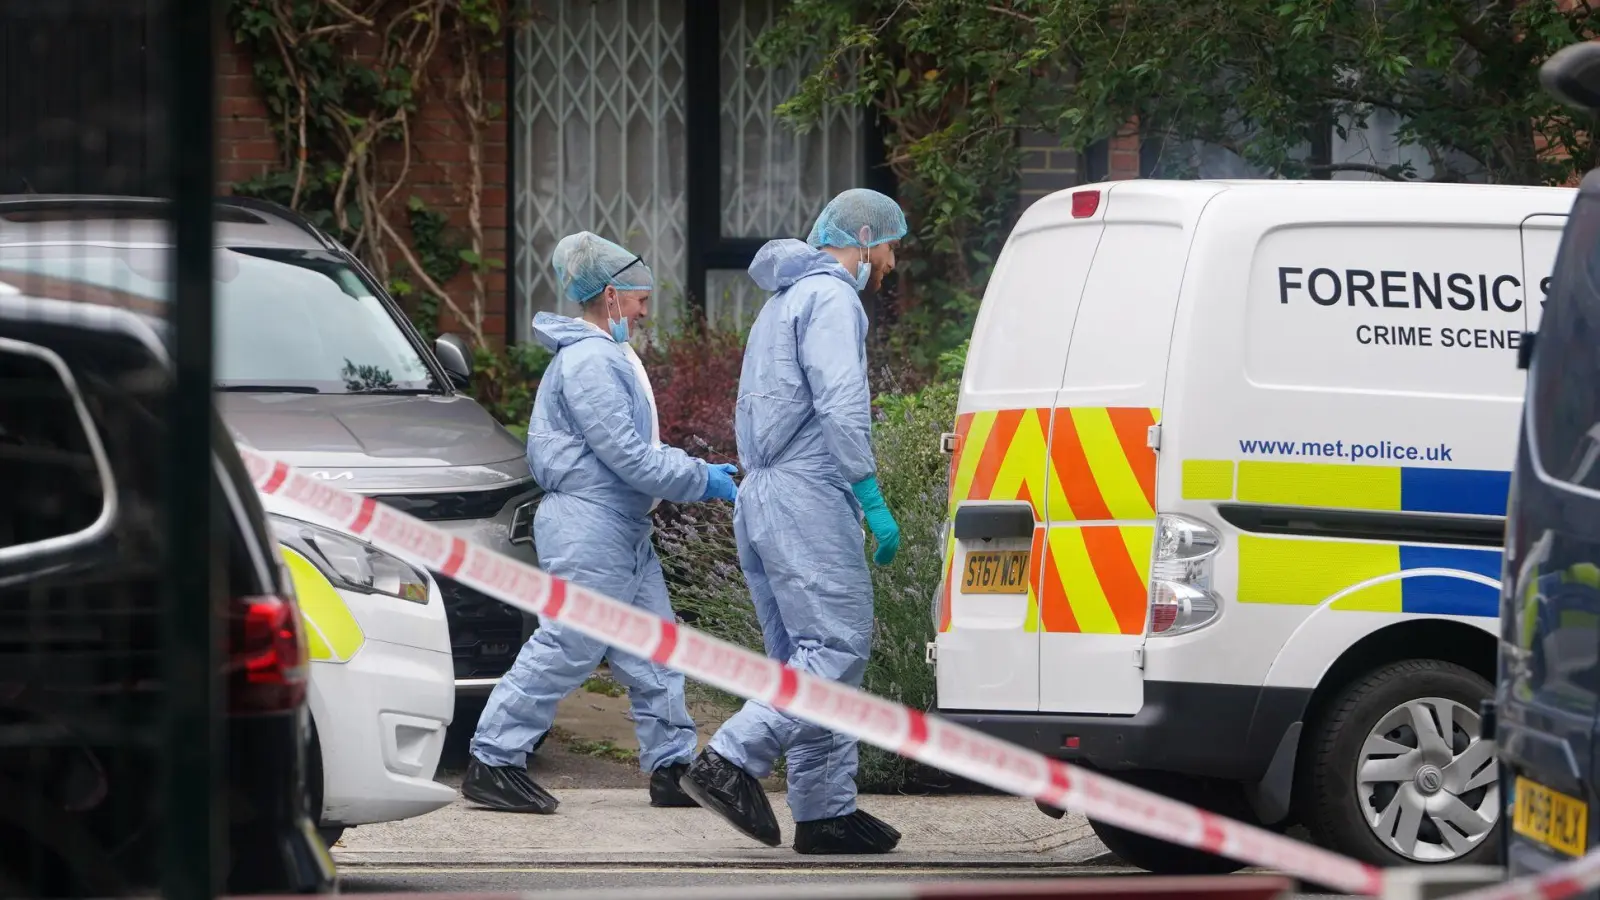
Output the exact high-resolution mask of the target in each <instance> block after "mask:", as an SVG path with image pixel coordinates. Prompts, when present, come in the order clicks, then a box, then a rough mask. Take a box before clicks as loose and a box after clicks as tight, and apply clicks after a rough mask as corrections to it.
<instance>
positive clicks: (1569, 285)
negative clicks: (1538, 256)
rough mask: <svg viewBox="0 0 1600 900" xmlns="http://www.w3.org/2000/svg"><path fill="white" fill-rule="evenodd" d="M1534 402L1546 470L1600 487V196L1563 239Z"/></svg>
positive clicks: (1582, 199) (1533, 379) (1576, 212)
mask: <svg viewBox="0 0 1600 900" xmlns="http://www.w3.org/2000/svg"><path fill="white" fill-rule="evenodd" d="M1528 404H1529V408H1528V414H1529V418H1530V420H1531V422H1532V426H1533V428H1532V435H1533V443H1534V449H1535V451H1536V452H1537V453H1538V456H1539V465H1540V467H1541V468H1543V469H1544V470H1545V472H1547V473H1548V474H1549V475H1550V476H1551V477H1554V478H1557V479H1560V480H1562V481H1566V482H1569V483H1572V484H1577V485H1581V486H1583V487H1587V488H1590V489H1596V490H1600V194H1595V193H1591V192H1585V193H1583V194H1581V195H1580V196H1579V197H1578V202H1577V203H1576V204H1575V205H1574V206H1573V208H1572V216H1571V218H1570V219H1569V220H1568V224H1567V230H1566V233H1565V234H1564V235H1563V236H1562V239H1561V252H1560V255H1559V256H1558V257H1557V259H1556V270H1555V275H1554V277H1553V279H1552V282H1551V285H1550V302H1549V304H1548V305H1547V306H1546V307H1545V309H1544V320H1543V322H1542V323H1541V324H1540V327H1539V343H1538V347H1537V351H1536V352H1535V354H1534V363H1533V369H1532V371H1531V373H1530V389H1529V393H1528Z"/></svg>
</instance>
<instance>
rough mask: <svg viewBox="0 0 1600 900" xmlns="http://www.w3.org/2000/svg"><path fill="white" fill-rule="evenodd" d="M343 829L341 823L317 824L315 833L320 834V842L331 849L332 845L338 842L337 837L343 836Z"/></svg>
mask: <svg viewBox="0 0 1600 900" xmlns="http://www.w3.org/2000/svg"><path fill="white" fill-rule="evenodd" d="M344 829H345V826H343V825H318V826H317V834H320V835H322V842H323V843H324V844H327V845H328V849H329V850H332V849H333V845H334V844H337V843H339V838H342V837H344Z"/></svg>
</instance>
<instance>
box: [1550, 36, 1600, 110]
mask: <svg viewBox="0 0 1600 900" xmlns="http://www.w3.org/2000/svg"><path fill="white" fill-rule="evenodd" d="M1539 83H1540V84H1542V85H1544V89H1545V92H1546V93H1548V94H1550V95H1551V96H1552V97H1555V98H1556V99H1557V100H1560V101H1561V102H1562V103H1565V104H1567V105H1568V106H1576V107H1578V108H1579V109H1585V110H1590V111H1594V110H1600V46H1596V45H1594V44H1591V43H1589V42H1587V41H1585V42H1584V43H1581V44H1573V45H1572V46H1570V47H1566V48H1563V49H1562V50H1560V51H1559V52H1557V53H1556V54H1555V55H1554V56H1551V57H1550V58H1549V59H1547V60H1545V62H1544V65H1542V66H1540V67H1539Z"/></svg>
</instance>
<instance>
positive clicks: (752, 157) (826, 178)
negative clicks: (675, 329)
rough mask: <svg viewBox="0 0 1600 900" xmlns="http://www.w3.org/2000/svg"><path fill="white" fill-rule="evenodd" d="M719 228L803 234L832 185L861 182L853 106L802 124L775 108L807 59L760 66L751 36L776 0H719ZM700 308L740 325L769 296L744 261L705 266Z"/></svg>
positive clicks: (726, 232) (745, 233) (739, 234)
mask: <svg viewBox="0 0 1600 900" xmlns="http://www.w3.org/2000/svg"><path fill="white" fill-rule="evenodd" d="M720 3H721V8H720V10H719V11H720V14H721V15H720V19H719V22H718V24H719V29H718V30H719V35H718V36H719V38H720V40H719V43H720V45H721V70H722V71H721V78H720V81H721V93H720V98H721V119H720V125H721V138H722V142H721V143H722V146H721V155H722V180H721V194H722V234H721V236H722V237H727V238H771V237H798V238H804V237H805V236H806V233H807V232H808V231H809V230H810V228H811V223H812V222H813V221H814V220H815V218H816V215H817V211H818V210H820V209H821V208H822V205H823V204H824V203H827V202H828V199H829V198H831V197H832V196H833V195H834V194H836V193H838V192H839V191H841V190H844V189H845V188H848V187H858V186H860V185H861V178H862V174H863V171H862V169H863V167H862V144H863V134H864V132H865V130H866V129H865V126H864V124H863V121H862V117H861V115H860V113H859V112H858V111H857V110H854V109H841V108H835V109H832V110H830V111H829V112H828V113H827V117H826V118H825V119H824V120H823V121H822V123H821V125H820V126H819V127H817V128H814V129H811V130H809V131H807V132H805V133H803V134H802V133H800V132H798V131H797V130H795V128H794V127H793V126H791V125H790V124H789V123H787V122H785V121H783V120H782V119H780V118H779V117H778V114H777V111H776V110H777V107H778V105H779V104H781V103H783V102H784V101H785V100H788V99H789V98H790V97H791V96H793V95H794V92H795V90H796V89H798V87H799V85H800V78H801V75H802V73H803V72H805V71H807V70H809V68H810V61H809V60H806V61H802V62H795V63H790V64H788V65H784V66H777V67H770V68H769V67H763V66H758V65H756V63H755V44H756V39H757V38H758V37H759V36H760V34H761V32H762V30H763V29H765V28H766V27H767V25H769V24H770V23H771V22H772V19H773V16H774V15H775V14H776V12H777V11H778V8H779V6H780V2H779V0H720ZM706 282H707V284H706V313H707V315H708V316H709V317H710V318H712V319H713V320H715V321H719V322H721V323H723V324H725V325H728V326H731V327H735V328H742V327H744V326H746V325H748V324H749V323H750V321H751V320H752V319H754V317H755V313H756V311H757V310H759V309H760V307H761V304H762V303H763V302H764V301H765V300H766V297H765V295H764V294H763V293H762V292H761V291H760V290H759V289H757V288H756V286H755V285H754V284H752V283H751V282H750V279H749V277H748V276H747V275H746V274H745V273H744V272H743V271H740V270H729V269H720V270H712V271H710V272H708V273H707V278H706Z"/></svg>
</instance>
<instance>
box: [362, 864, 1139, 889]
mask: <svg viewBox="0 0 1600 900" xmlns="http://www.w3.org/2000/svg"><path fill="white" fill-rule="evenodd" d="M1086 874H1093V875H1102V874H1104V875H1115V876H1117V877H1141V876H1139V875H1136V874H1134V873H1131V872H1127V871H1126V870H1120V869H1099V868H1084V867H1065V868H1025V869H1009V868H987V867H986V868H959V869H923V868H914V867H900V868H889V869H875V868H840V867H835V866H813V867H796V868H788V869H780V868H756V869H752V868H741V867H706V866H643V867H624V866H514V867H500V866H495V867H485V868H477V867H461V868H423V867H396V868H380V867H361V868H356V869H345V870H342V871H341V873H340V885H339V888H340V892H341V893H345V894H369V893H399V892H412V891H422V892H428V893H439V892H445V891H448V892H452V893H457V892H461V893H465V892H485V893H496V892H528V891H534V892H545V891H610V890H616V891H624V890H626V891H629V892H632V891H636V890H638V889H640V888H645V889H654V890H667V889H674V888H677V889H683V888H694V889H696V890H703V889H707V888H720V889H725V890H726V889H732V888H738V889H741V890H743V889H748V888H753V887H777V886H785V885H788V886H792V885H801V884H803V885H805V886H806V888H807V889H808V890H809V889H811V888H816V889H818V890H819V892H821V891H826V890H827V889H829V888H848V887H852V886H855V885H860V884H864V883H866V884H874V885H886V884H902V883H916V882H924V883H925V882H930V881H977V880H983V881H990V880H997V879H1039V878H1060V877H1078V876H1082V875H1086Z"/></svg>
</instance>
